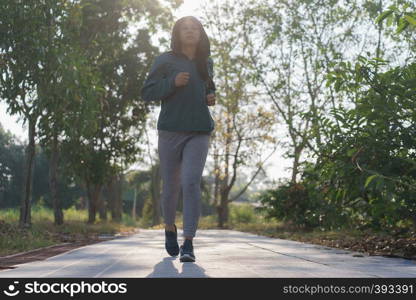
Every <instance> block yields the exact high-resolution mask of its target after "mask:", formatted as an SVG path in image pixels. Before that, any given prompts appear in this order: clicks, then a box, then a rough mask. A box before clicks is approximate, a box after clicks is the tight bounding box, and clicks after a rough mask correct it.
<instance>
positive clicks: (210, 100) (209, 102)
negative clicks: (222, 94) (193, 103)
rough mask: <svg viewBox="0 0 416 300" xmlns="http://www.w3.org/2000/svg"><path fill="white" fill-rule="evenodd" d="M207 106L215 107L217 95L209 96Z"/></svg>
mask: <svg viewBox="0 0 416 300" xmlns="http://www.w3.org/2000/svg"><path fill="white" fill-rule="evenodd" d="M207 105H208V106H212V105H215V94H212V93H211V94H208V95H207Z"/></svg>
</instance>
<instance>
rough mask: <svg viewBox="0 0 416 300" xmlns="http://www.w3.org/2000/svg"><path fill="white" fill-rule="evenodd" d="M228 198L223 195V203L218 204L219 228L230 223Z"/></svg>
mask: <svg viewBox="0 0 416 300" xmlns="http://www.w3.org/2000/svg"><path fill="white" fill-rule="evenodd" d="M226 200H227V199H224V198H222V197H221V203H220V205H219V206H217V213H218V227H219V228H225V225H226V224H227V223H228V215H229V209H228V203H227V201H226Z"/></svg>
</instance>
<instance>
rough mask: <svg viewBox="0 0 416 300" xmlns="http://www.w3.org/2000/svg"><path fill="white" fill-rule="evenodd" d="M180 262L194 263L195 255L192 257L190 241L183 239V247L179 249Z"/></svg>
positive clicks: (192, 250)
mask: <svg viewBox="0 0 416 300" xmlns="http://www.w3.org/2000/svg"><path fill="white" fill-rule="evenodd" d="M180 253H181V257H180V261H181V262H194V261H195V255H194V246H193V245H192V240H188V239H185V241H184V242H183V245H181V248H180Z"/></svg>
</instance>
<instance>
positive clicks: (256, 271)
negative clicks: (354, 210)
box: [0, 229, 416, 278]
mask: <svg viewBox="0 0 416 300" xmlns="http://www.w3.org/2000/svg"><path fill="white" fill-rule="evenodd" d="M178 237H179V242H180V243H181V242H182V230H181V229H178ZM194 252H195V255H196V259H197V261H196V262H195V263H190V262H187V263H181V262H180V261H179V257H171V256H169V255H168V254H167V253H166V251H165V248H164V231H163V230H161V229H160V230H144V229H140V231H139V232H138V233H137V234H134V235H131V236H128V237H121V238H117V239H113V240H109V241H106V242H102V243H97V244H92V245H88V246H85V247H82V248H77V249H73V250H71V251H69V252H66V253H62V254H59V255H56V256H53V257H50V258H48V259H46V260H43V261H35V262H31V263H26V264H20V265H17V268H16V269H10V270H4V271H0V277H14V278H16V277H37V278H39V277H91V278H94V277H107V278H118V277H273V278H276V277H343V278H348V277H411V278H414V277H416V262H415V261H412V260H406V259H401V258H387V257H381V256H367V255H364V256H361V255H363V254H361V253H359V252H350V251H344V250H341V249H336V248H329V247H323V246H319V245H314V244H306V243H302V242H296V241H290V240H284V239H277V238H269V237H264V236H259V235H255V234H249V233H243V232H239V231H233V230H198V232H197V236H196V237H195V240H194ZM356 254H359V256H354V255H356Z"/></svg>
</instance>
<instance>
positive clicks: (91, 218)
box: [87, 182, 101, 224]
mask: <svg viewBox="0 0 416 300" xmlns="http://www.w3.org/2000/svg"><path fill="white" fill-rule="evenodd" d="M100 191H101V185H100V184H93V183H89V182H87V192H88V223H89V224H93V223H94V222H95V215H96V213H97V205H98V199H99V197H100Z"/></svg>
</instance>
